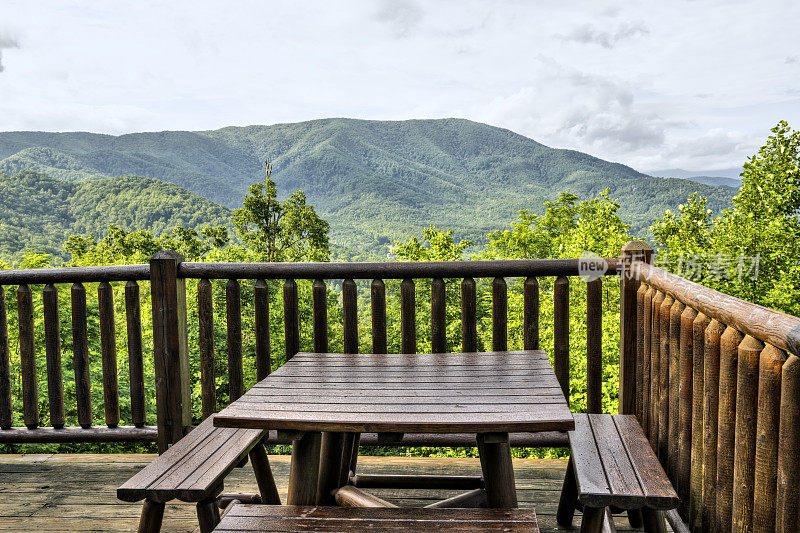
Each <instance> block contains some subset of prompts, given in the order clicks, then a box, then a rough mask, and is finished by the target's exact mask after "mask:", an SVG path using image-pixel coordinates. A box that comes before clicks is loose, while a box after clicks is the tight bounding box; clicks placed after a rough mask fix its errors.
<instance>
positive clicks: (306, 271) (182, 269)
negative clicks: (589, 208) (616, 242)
mask: <svg viewBox="0 0 800 533" xmlns="http://www.w3.org/2000/svg"><path fill="white" fill-rule="evenodd" d="M606 262H607V264H608V270H607V271H606V275H613V274H617V273H618V272H619V269H620V266H621V263H620V261H619V260H618V259H616V258H609V259H606ZM579 264H580V260H579V259H510V260H489V261H421V262H411V261H409V262H385V263H197V262H182V263H181V264H180V266H179V267H178V275H180V276H181V277H185V278H204V279H415V278H417V279H420V278H429V279H435V278H464V277H472V278H493V277H507V278H513V277H525V276H577V275H578V274H579Z"/></svg>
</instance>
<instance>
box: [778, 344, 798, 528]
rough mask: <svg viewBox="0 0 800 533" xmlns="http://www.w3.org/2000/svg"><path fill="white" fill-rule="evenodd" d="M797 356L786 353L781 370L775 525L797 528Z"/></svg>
mask: <svg viewBox="0 0 800 533" xmlns="http://www.w3.org/2000/svg"><path fill="white" fill-rule="evenodd" d="M798 493H800V358H798V357H797V356H795V355H790V356H789V358H788V359H787V360H786V362H785V363H784V364H783V369H782V372H781V409H780V429H779V434H778V494H777V501H776V507H777V511H776V522H777V523H776V524H775V525H776V528H775V530H776V531H778V532H779V533H789V532H790V531H797V524H800V498H798V497H797V495H798Z"/></svg>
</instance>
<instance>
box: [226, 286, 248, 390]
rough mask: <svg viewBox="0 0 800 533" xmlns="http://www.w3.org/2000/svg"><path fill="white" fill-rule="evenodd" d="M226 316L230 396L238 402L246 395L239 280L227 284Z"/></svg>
mask: <svg viewBox="0 0 800 533" xmlns="http://www.w3.org/2000/svg"><path fill="white" fill-rule="evenodd" d="M225 314H226V318H227V322H228V328H227V329H228V396H229V401H231V402H232V401H234V400H237V399H238V398H239V397H240V396H241V395H242V394H244V368H243V362H242V290H241V285H240V284H239V280H236V279H229V280H228V282H227V283H226V284H225Z"/></svg>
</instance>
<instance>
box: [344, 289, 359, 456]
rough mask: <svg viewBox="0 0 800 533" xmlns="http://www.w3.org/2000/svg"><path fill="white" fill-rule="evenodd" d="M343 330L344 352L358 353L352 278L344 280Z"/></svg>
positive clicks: (356, 309) (356, 293)
mask: <svg viewBox="0 0 800 533" xmlns="http://www.w3.org/2000/svg"><path fill="white" fill-rule="evenodd" d="M342 330H343V331H342V336H343V343H342V344H343V348H344V353H358V288H357V287H356V282H355V281H353V280H352V279H346V280H344V281H342ZM351 446H352V445H351Z"/></svg>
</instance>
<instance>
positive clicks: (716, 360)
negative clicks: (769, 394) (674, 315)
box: [701, 318, 725, 531]
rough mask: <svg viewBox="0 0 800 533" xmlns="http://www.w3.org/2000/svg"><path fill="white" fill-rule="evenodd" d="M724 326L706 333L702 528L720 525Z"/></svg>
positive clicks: (710, 326) (713, 322)
mask: <svg viewBox="0 0 800 533" xmlns="http://www.w3.org/2000/svg"><path fill="white" fill-rule="evenodd" d="M724 332H725V325H724V324H722V323H721V322H720V321H718V320H717V319H716V318H715V319H713V320H711V322H710V323H709V324H708V327H707V328H706V331H705V341H704V345H703V510H702V516H701V519H702V522H701V529H702V530H703V531H712V530H713V529H714V527H715V524H716V522H717V515H716V508H717V445H718V440H719V439H718V434H717V429H718V427H719V426H718V424H719V391H720V348H721V345H722V334H723V333H724Z"/></svg>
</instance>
